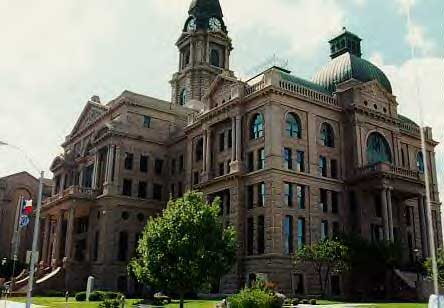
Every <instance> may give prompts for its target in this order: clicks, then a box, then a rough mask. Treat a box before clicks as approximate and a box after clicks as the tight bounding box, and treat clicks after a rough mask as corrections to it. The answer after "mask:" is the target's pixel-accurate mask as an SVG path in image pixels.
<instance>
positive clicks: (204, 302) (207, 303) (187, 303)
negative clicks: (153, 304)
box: [165, 299, 221, 308]
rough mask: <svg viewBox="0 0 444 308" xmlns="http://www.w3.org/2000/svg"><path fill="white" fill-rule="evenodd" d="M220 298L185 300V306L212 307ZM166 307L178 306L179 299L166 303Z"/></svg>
mask: <svg viewBox="0 0 444 308" xmlns="http://www.w3.org/2000/svg"><path fill="white" fill-rule="evenodd" d="M220 301H221V300H220V299H219V300H185V308H214V307H215V306H216V304H217V303H219V302H220ZM165 307H168V308H177V307H179V301H173V303H171V304H169V305H166V306H165Z"/></svg>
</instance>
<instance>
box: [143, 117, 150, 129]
mask: <svg viewBox="0 0 444 308" xmlns="http://www.w3.org/2000/svg"><path fill="white" fill-rule="evenodd" d="M143 127H146V128H150V127H151V117H149V116H143Z"/></svg>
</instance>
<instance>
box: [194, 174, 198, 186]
mask: <svg viewBox="0 0 444 308" xmlns="http://www.w3.org/2000/svg"><path fill="white" fill-rule="evenodd" d="M197 184H199V172H194V174H193V185H197Z"/></svg>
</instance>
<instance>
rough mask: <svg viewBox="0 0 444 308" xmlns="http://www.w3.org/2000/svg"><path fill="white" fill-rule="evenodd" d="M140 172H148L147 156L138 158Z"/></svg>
mask: <svg viewBox="0 0 444 308" xmlns="http://www.w3.org/2000/svg"><path fill="white" fill-rule="evenodd" d="M139 170H140V172H143V173H147V172H148V156H145V155H141V156H140V166H139Z"/></svg>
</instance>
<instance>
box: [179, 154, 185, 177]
mask: <svg viewBox="0 0 444 308" xmlns="http://www.w3.org/2000/svg"><path fill="white" fill-rule="evenodd" d="M183 169H184V161H183V155H180V156H179V172H180V173H182V172H183Z"/></svg>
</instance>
